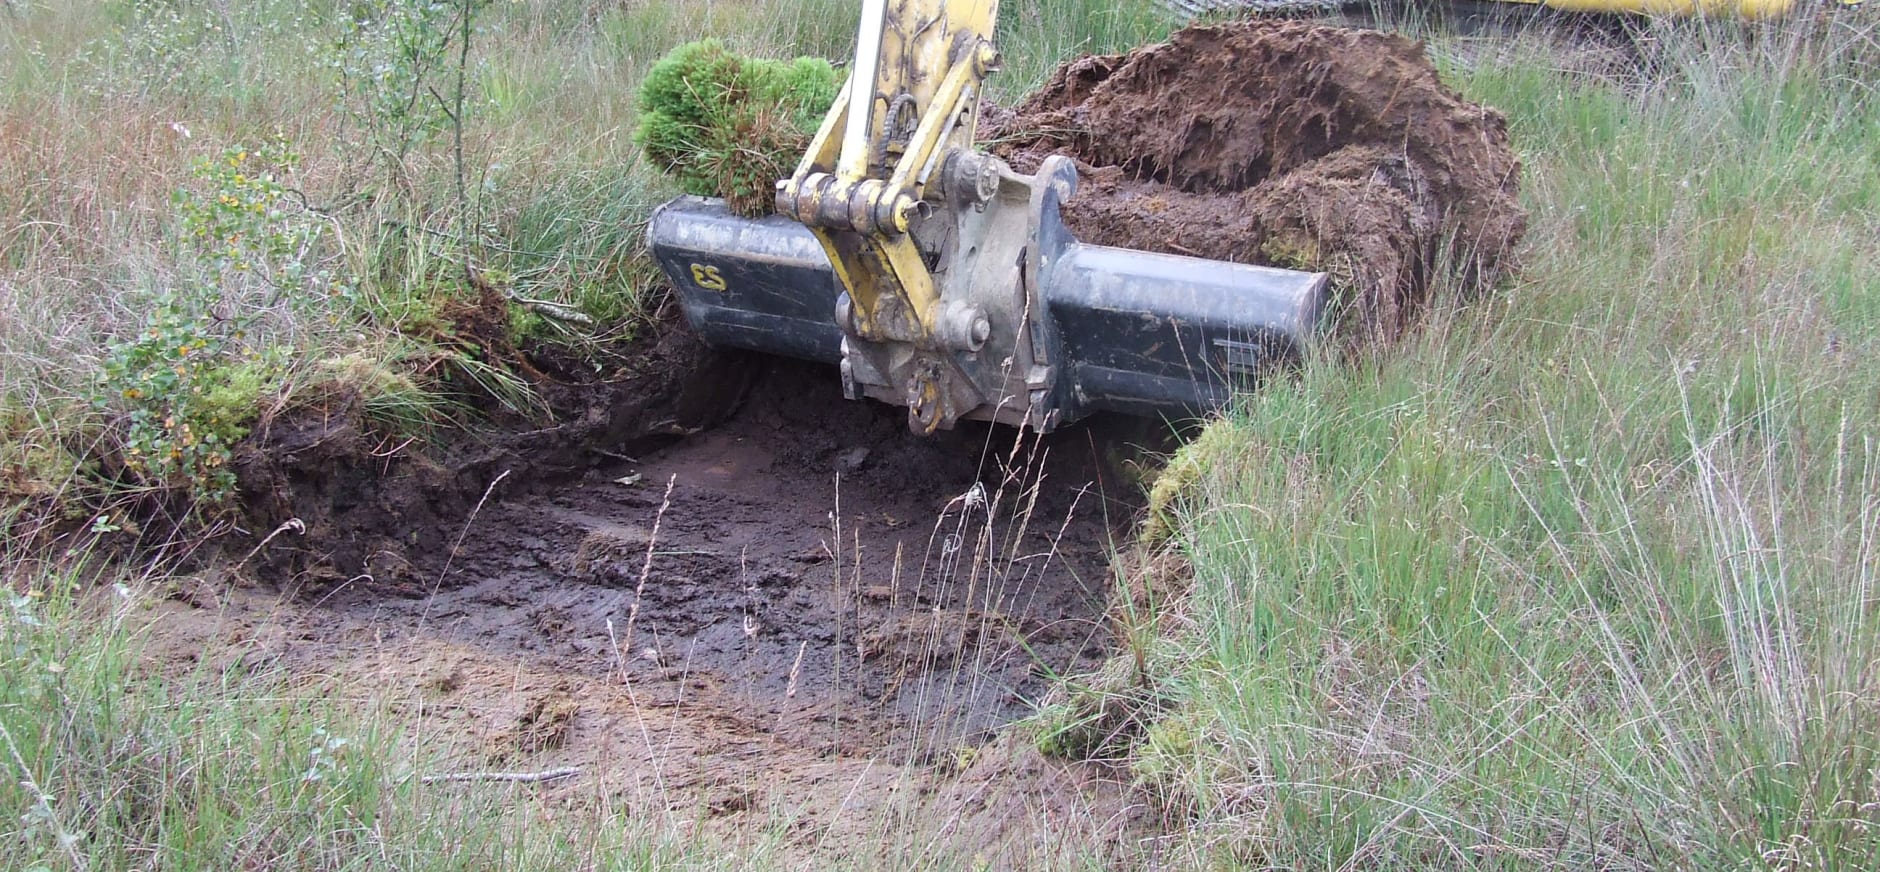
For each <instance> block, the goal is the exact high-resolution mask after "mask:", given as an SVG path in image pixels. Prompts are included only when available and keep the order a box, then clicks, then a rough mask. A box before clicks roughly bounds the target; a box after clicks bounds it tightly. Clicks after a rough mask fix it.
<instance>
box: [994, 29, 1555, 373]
mask: <svg viewBox="0 0 1880 872" xmlns="http://www.w3.org/2000/svg"><path fill="white" fill-rule="evenodd" d="M991 126H993V127H995V128H996V129H995V131H994V135H995V138H996V139H997V140H998V145H997V147H996V148H997V150H998V151H999V152H1000V153H1001V154H1003V155H1004V156H1005V157H1006V158H1007V159H1008V160H1010V161H1011V162H1012V164H1013V165H1014V166H1015V167H1016V168H1018V169H1020V170H1024V171H1029V170H1031V169H1033V168H1035V167H1036V166H1037V164H1038V162H1039V161H1041V160H1042V159H1043V158H1044V157H1045V156H1047V155H1051V154H1061V155H1065V156H1068V157H1070V158H1072V159H1073V160H1075V161H1076V162H1077V164H1078V170H1079V175H1080V186H1079V191H1078V193H1077V194H1076V195H1075V196H1074V197H1072V198H1071V200H1070V201H1069V202H1067V203H1066V204H1065V206H1064V210H1063V212H1064V220H1065V222H1066V223H1067V224H1068V225H1069V226H1070V227H1071V229H1072V231H1073V232H1075V233H1076V235H1077V236H1078V238H1079V239H1081V240H1083V241H1086V242H1095V243H1100V244H1104V245H1115V246H1121V247H1126V248H1135V249H1142V250H1148V251H1159V252H1165V253H1171V254H1185V255H1191V256H1196V257H1204V258H1210V259H1216V260H1228V261H1234V262H1240V263H1259V264H1266V265H1271V266H1280V267H1288V268H1297V269H1313V270H1320V271H1324V272H1327V273H1330V274H1331V276H1332V278H1333V286H1334V290H1335V292H1336V293H1337V295H1338V297H1339V298H1338V299H1337V300H1335V301H1334V305H1335V306H1337V307H1339V311H1340V313H1341V316H1342V321H1341V323H1340V330H1341V333H1342V335H1343V336H1344V337H1345V338H1347V339H1385V340H1388V339H1392V338H1395V337H1397V336H1398V335H1400V334H1401V333H1402V332H1403V331H1404V330H1405V329H1406V328H1407V327H1409V326H1410V325H1411V324H1412V323H1414V320H1415V317H1416V315H1417V313H1418V312H1419V311H1420V310H1421V308H1422V306H1423V304H1424V303H1425V302H1426V301H1427V299H1428V297H1429V295H1430V293H1431V288H1432V286H1433V285H1434V284H1435V283H1437V282H1438V281H1442V280H1447V279H1453V281H1454V283H1455V285H1456V286H1457V287H1458V288H1459V289H1460V290H1461V291H1462V292H1465V293H1469V292H1474V291H1477V290H1479V289H1481V288H1485V287H1488V286H1490V285H1492V284H1493V283H1494V282H1495V281H1496V280H1497V279H1499V278H1500V277H1501V276H1502V275H1503V274H1505V273H1506V272H1507V271H1508V270H1509V269H1510V268H1512V267H1513V265H1514V249H1515V247H1516V245H1517V244H1518V243H1519V241H1520V239H1521V237H1522V235H1523V233H1524V232H1525V230H1526V215H1525V213H1524V212H1523V210H1522V209H1521V207H1520V204H1519V202H1518V201H1517V199H1516V195H1517V186H1518V182H1519V175H1520V163H1519V161H1518V160H1517V159H1516V158H1515V156H1514V152H1513V150H1512V149H1511V148H1510V145H1509V140H1508V133H1507V123H1506V121H1505V119H1504V118H1503V117H1502V116H1501V115H1500V113H1497V112H1495V111H1494V110H1492V109H1488V108H1486V107H1483V106H1479V105H1476V104H1473V103H1470V102H1468V101H1466V100H1464V99H1462V98H1461V96H1460V95H1458V94H1457V93H1456V92H1455V91H1453V90H1451V89H1450V88H1448V87H1447V86H1446V85H1444V84H1443V83H1442V81H1441V80H1440V79H1439V78H1438V76H1437V73H1436V69H1435V67H1434V66H1433V65H1432V64H1431V63H1430V61H1429V59H1428V58H1427V57H1426V56H1425V53H1424V49H1423V46H1422V44H1421V43H1418V42H1416V41H1415V40H1411V39H1408V38H1406V37H1403V36H1399V35H1395V34H1386V33H1381V32H1376V31H1366V30H1353V29H1342V28H1336V27H1330V26H1326V25H1321V24H1314V23H1309V22H1302V21H1274V20H1266V21H1242V22H1232V23H1227V24H1218V25H1206V26H1201V25H1197V26H1193V27H1189V28H1187V29H1184V30H1182V31H1179V32H1177V33H1176V34H1174V35H1173V36H1172V37H1170V39H1169V41H1168V42H1166V43H1161V44H1157V45H1152V46H1148V47H1145V48H1142V49H1138V50H1136V51H1133V52H1130V53H1128V54H1123V55H1107V56H1089V57H1084V58H1080V59H1078V60H1076V61H1072V62H1070V63H1068V64H1066V65H1064V66H1063V67H1061V68H1059V69H1058V70H1057V71H1056V72H1055V73H1054V74H1053V76H1052V77H1051V79H1050V80H1049V81H1048V82H1047V83H1046V84H1045V86H1044V87H1043V88H1041V89H1040V90H1039V91H1038V92H1037V93H1035V94H1033V95H1031V96H1030V97H1029V98H1027V99H1026V100H1025V101H1023V102H1022V103H1021V104H1020V105H1019V106H1018V107H1017V108H1016V110H1015V111H1014V112H1013V113H1011V114H1010V115H1009V116H1007V117H1004V118H1000V119H998V120H997V121H996V122H995V123H994V124H993V125H991Z"/></svg>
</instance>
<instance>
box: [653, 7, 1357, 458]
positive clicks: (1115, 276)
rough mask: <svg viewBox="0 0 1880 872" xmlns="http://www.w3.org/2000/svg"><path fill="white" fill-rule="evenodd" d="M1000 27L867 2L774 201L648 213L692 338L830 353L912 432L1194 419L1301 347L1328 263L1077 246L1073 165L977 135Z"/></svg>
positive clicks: (947, 11) (1320, 299)
mask: <svg viewBox="0 0 1880 872" xmlns="http://www.w3.org/2000/svg"><path fill="white" fill-rule="evenodd" d="M995 18H996V7H995V4H993V3H990V2H985V0H950V2H949V0H865V2H864V5H863V10H862V26H861V33H860V34H859V35H858V39H857V48H856V58H855V62H854V64H853V65H851V67H850V70H851V77H850V80H849V82H848V84H847V85H846V86H845V87H844V88H843V90H842V93H841V94H840V95H839V96H838V97H837V98H836V102H835V105H834V106H833V107H832V108H831V109H830V110H829V113H828V115H827V116H826V117H825V118H824V120H823V124H822V127H821V129H820V130H819V131H818V132H817V134H816V137H815V139H814V140H813V141H812V143H811V145H810V147H809V150H808V152H807V153H806V154H805V155H804V156H803V159H802V161H801V163H800V164H799V165H798V167H797V170H796V172H795V174H794V175H792V176H791V178H789V179H784V180H781V181H779V182H778V183H777V197H776V210H777V214H776V215H772V216H769V217H764V218H756V219H752V218H743V217H739V216H736V215H733V214H732V213H731V212H729V211H728V210H727V209H726V208H725V206H724V205H723V203H722V202H720V201H718V200H712V199H705V198H698V197H681V198H679V199H676V200H673V201H671V202H669V203H667V204H665V205H663V206H661V207H660V208H659V209H658V210H657V211H656V212H655V213H654V215H653V219H652V222H651V225H650V228H649V230H648V236H649V242H650V247H651V249H652V252H653V255H654V257H655V259H656V260H657V261H658V262H659V264H660V266H661V267H662V268H663V269H664V271H665V273H666V275H667V276H668V277H669V278H670V279H671V281H672V284H673V286H674V287H675V288H677V289H678V294H679V299H680V301H681V302H682V303H683V306H684V309H685V313H686V318H687V320H689V321H690V322H691V324H692V326H693V328H694V329H695V330H696V331H697V332H698V333H699V335H700V336H702V337H703V338H704V339H705V340H706V341H707V342H709V343H712V344H714V345H720V346H725V347H730V348H741V349H748V350H753V351H760V352H766V353H771V354H781V355H788V356H793V357H801V358H807V359H810V360H822V361H827V362H830V363H834V364H837V365H838V366H840V368H841V373H842V383H843V389H844V392H845V393H846V394H847V396H849V397H850V398H851V399H860V398H862V397H868V398H872V399H875V400H880V401H883V402H887V403H893V404H897V405H901V406H905V407H907V410H908V425H909V427H910V428H912V429H913V430H915V431H916V432H920V433H931V432H933V431H934V430H937V429H946V428H951V427H952V426H953V425H954V424H955V423H956V422H958V421H960V420H986V421H996V422H1000V423H1005V424H1012V425H1015V426H1023V427H1031V428H1033V429H1037V430H1040V431H1046V430H1051V429H1053V428H1055V427H1058V426H1060V425H1063V424H1066V423H1069V422H1071V421H1074V420H1076V419H1078V418H1081V417H1083V416H1084V415H1087V414H1089V413H1091V412H1095V411H1100V410H1114V411H1121V412H1129V413H1136V414H1150V415H1153V414H1186V413H1193V412H1197V411H1202V410H1205V409H1207V408H1209V407H1212V406H1216V405H1218V404H1220V403H1221V402H1222V401H1224V400H1225V399H1226V397H1227V396H1228V394H1229V392H1230V391H1231V390H1232V389H1233V388H1234V387H1235V386H1236V385H1242V384H1246V383H1249V382H1251V381H1252V380H1254V379H1256V378H1258V377H1260V376H1261V375H1262V374H1263V373H1266V372H1267V371H1269V370H1270V369H1271V368H1272V367H1274V366H1275V365H1277V364H1281V363H1283V362H1285V361H1289V360H1296V359H1297V358H1298V357H1299V356H1300V354H1301V353H1302V351H1303V350H1304V349H1305V348H1306V347H1307V346H1309V345H1310V344H1311V343H1312V341H1313V336H1314V333H1315V331H1316V329H1317V327H1318V322H1319V316H1320V312H1321V310H1322V308H1323V305H1324V295H1325V285H1326V277H1325V275H1324V274H1322V273H1307V272H1297V271H1292V270H1282V269H1272V268H1267V267H1259V266H1248V265H1243V264H1233V263H1223V262H1218V261H1209V260H1202V259H1198V258H1190V257H1181V256H1176V255H1167V254H1159V253H1150V252H1143V251H1132V250H1127V249H1120V248H1111V247H1107V246H1099V245H1086V244H1083V243H1080V242H1078V241H1076V239H1074V238H1073V237H1072V235H1071V233H1070V231H1069V230H1068V229H1067V228H1066V227H1065V226H1064V222H1063V220H1062V219H1061V217H1060V215H1059V205H1060V203H1062V202H1064V201H1065V200H1068V199H1069V198H1070V197H1071V196H1072V195H1073V194H1074V193H1075V191H1076V186H1077V173H1076V170H1075V168H1074V167H1073V165H1072V164H1071V162H1070V161H1069V160H1068V159H1066V158H1063V157H1057V156H1053V157H1048V158H1046V159H1045V160H1044V161H1043V162H1042V163H1041V164H1040V165H1039V167H1038V169H1037V172H1036V173H1034V174H1032V175H1024V174H1021V173H1018V172H1015V171H1014V170H1013V169H1012V168H1011V167H1010V166H1009V165H1007V164H1006V163H1005V162H1004V161H1002V160H1000V159H998V158H996V157H993V156H991V155H987V154H985V153H983V152H980V151H978V150H976V149H975V148H974V147H973V140H974V136H975V134H976V128H977V120H978V103H979V101H978V85H979V82H980V80H981V79H982V78H983V77H984V76H985V75H986V74H988V73H989V72H991V71H992V70H995V69H997V64H998V53H997V52H996V51H994V50H993V49H992V45H991V42H990V28H991V25H992V22H993V21H994V20H995ZM856 95H863V96H861V97H859V98H858V97H856Z"/></svg>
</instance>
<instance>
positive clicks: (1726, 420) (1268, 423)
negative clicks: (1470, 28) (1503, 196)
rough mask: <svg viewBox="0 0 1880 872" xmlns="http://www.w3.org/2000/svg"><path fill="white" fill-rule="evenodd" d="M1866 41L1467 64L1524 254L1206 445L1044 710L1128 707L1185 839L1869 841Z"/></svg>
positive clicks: (1678, 850) (1818, 856)
mask: <svg viewBox="0 0 1880 872" xmlns="http://www.w3.org/2000/svg"><path fill="white" fill-rule="evenodd" d="M1872 36H1873V35H1872V32H1871V31H1870V30H1866V29H1861V28H1858V27H1857V28H1854V29H1842V28H1839V27H1837V28H1832V29H1830V31H1829V32H1826V33H1823V32H1820V31H1810V32H1806V33H1802V32H1791V31H1788V30H1781V31H1776V32H1762V33H1759V34H1755V35H1753V37H1754V38H1747V37H1746V35H1744V34H1741V33H1734V32H1725V31H1724V29H1723V28H1721V27H1718V26H1714V25H1712V26H1681V27H1672V28H1666V29H1665V30H1663V31H1662V32H1661V33H1660V34H1659V40H1658V43H1657V47H1656V52H1657V54H1656V56H1655V57H1654V58H1652V61H1653V63H1654V64H1655V68H1652V69H1649V70H1648V71H1647V73H1646V74H1645V75H1643V76H1642V77H1628V78H1626V79H1623V80H1608V79H1602V78H1597V77H1589V76H1586V75H1582V74H1567V73H1560V72H1556V69H1557V68H1558V66H1559V65H1558V64H1555V63H1552V62H1550V59H1549V55H1548V54H1546V53H1544V52H1542V51H1541V50H1539V49H1536V50H1534V52H1532V53H1526V52H1515V53H1511V54H1507V55H1503V56H1501V57H1497V58H1492V59H1478V60H1476V61H1474V62H1472V63H1470V64H1469V65H1460V64H1458V65H1457V66H1456V68H1454V69H1452V70H1450V71H1449V73H1450V76H1451V78H1452V80H1453V81H1454V82H1455V83H1456V84H1457V85H1459V86H1460V87H1461V89H1462V90H1463V91H1465V92H1466V93H1468V94H1469V95H1470V96H1472V97H1474V98H1475V99H1478V100H1481V101H1483V102H1486V103H1488V104H1490V105H1493V106H1496V107H1499V108H1500V109H1502V110H1503V111H1505V112H1506V113H1508V115H1509V117H1510V121H1511V129H1512V131H1513V133H1514V135H1515V138H1516V141H1517V144H1518V145H1519V147H1520V148H1521V149H1522V152H1523V157H1524V159H1525V161H1526V162H1527V175H1526V179H1525V185H1524V187H1525V189H1526V192H1527V200H1528V204H1529V206H1530V208H1531V209H1532V212H1533V216H1534V225H1533V230H1532V232H1531V234H1530V236H1531V238H1530V242H1529V245H1528V252H1527V257H1526V259H1525V260H1526V262H1527V264H1528V268H1527V271H1526V274H1525V276H1524V277H1523V278H1522V279H1521V280H1520V281H1519V282H1517V283H1516V284H1515V286H1513V287H1511V288H1509V289H1508V291H1507V293H1506V294H1504V295H1502V296H1500V297H1498V298H1495V299H1494V300H1493V301H1492V302H1487V303H1482V304H1478V305H1474V306H1459V305H1452V306H1451V307H1449V308H1448V309H1447V310H1446V311H1444V312H1442V313H1441V314H1440V315H1439V317H1438V318H1437V320H1436V322H1435V323H1434V324H1432V325H1431V326H1430V327H1429V328H1428V329H1427V330H1426V331H1425V332H1424V333H1423V334H1422V335H1421V336H1420V337H1418V338H1417V339H1416V340H1415V341H1413V342H1411V343H1410V344H1409V346H1408V347H1407V348H1405V349H1403V350H1402V351H1401V352H1400V353H1397V354H1394V355H1392V356H1391V357H1390V358H1389V359H1386V360H1381V361H1379V362H1377V363H1376V364H1375V365H1374V366H1370V367H1366V368H1363V369H1360V370H1356V371H1354V370H1353V369H1351V368H1349V367H1346V366H1342V365H1330V364H1327V365H1314V366H1310V367H1308V368H1307V371H1306V372H1305V373H1304V374H1303V375H1302V376H1301V377H1300V378H1299V379H1298V381H1297V382H1296V383H1293V384H1288V385H1275V386H1272V387H1271V388H1269V389H1266V390H1263V391H1262V392H1260V393H1258V394H1256V395H1252V396H1248V397H1246V398H1245V400H1244V401H1243V402H1242V403H1241V404H1240V406H1239V407H1238V408H1237V409H1236V410H1235V411H1234V413H1233V414H1232V415H1230V416H1229V417H1227V418H1226V419H1225V420H1223V421H1221V422H1219V423H1217V424H1215V425H1214V426H1213V427H1212V428H1211V430H1210V432H1209V433H1208V435H1207V437H1206V438H1204V439H1201V440H1199V441H1197V442H1195V443H1193V444H1192V445H1191V446H1190V447H1189V448H1188V449H1187V453H1186V454H1185V455H1183V456H1181V457H1179V458H1178V459H1177V461H1176V462H1175V464H1174V465H1173V467H1172V468H1173V469H1177V470H1181V471H1182V472H1183V478H1182V480H1181V481H1179V482H1174V483H1173V484H1172V485H1171V487H1169V488H1165V490H1166V491H1168V492H1166V493H1162V494H1161V497H1162V499H1161V501H1160V505H1161V506H1162V510H1163V511H1162V514H1161V515H1159V516H1158V519H1157V521H1156V522H1155V523H1156V524H1158V525H1161V526H1160V527H1159V529H1160V530H1161V535H1163V536H1166V537H1167V539H1166V542H1165V543H1164V544H1162V545H1160V546H1158V547H1160V548H1162V549H1164V550H1163V551H1162V552H1160V553H1158V554H1157V555H1155V559H1154V560H1152V561H1149V562H1148V565H1149V566H1151V567H1152V568H1155V567H1161V568H1163V569H1166V568H1167V567H1169V566H1177V567H1180V568H1181V569H1182V570H1183V572H1184V574H1185V575H1186V576H1187V578H1188V583H1187V584H1184V585H1167V584H1163V585H1161V586H1159V587H1158V586H1156V585H1153V584H1144V583H1142V582H1141V580H1140V579H1138V580H1137V583H1136V584H1135V585H1134V586H1133V588H1132V591H1133V593H1134V595H1133V596H1131V597H1128V598H1127V601H1128V603H1129V604H1130V605H1131V606H1132V607H1133V608H1132V609H1126V610H1125V611H1128V612H1129V613H1128V614H1126V615H1124V617H1123V619H1122V620H1123V622H1124V623H1125V624H1126V625H1127V626H1126V629H1125V632H1124V633H1123V634H1122V635H1123V636H1124V637H1125V638H1128V639H1131V640H1132V642H1133V644H1132V646H1131V648H1130V650H1129V651H1127V652H1126V653H1125V654H1124V655H1123V656H1122V659H1125V660H1127V661H1130V662H1129V663H1128V664H1127V665H1128V668H1127V669H1125V670H1124V671H1126V672H1129V674H1130V677H1129V679H1128V680H1127V681H1124V682H1121V683H1120V685H1119V682H1117V681H1114V680H1107V681H1106V680H1095V681H1092V682H1088V683H1085V684H1083V685H1079V684H1077V683H1073V685H1072V687H1073V688H1080V689H1081V694H1082V696H1081V697H1080V696H1078V695H1077V694H1076V693H1073V694H1072V699H1073V700H1076V701H1077V704H1075V705H1066V706H1063V707H1061V708H1059V709H1057V710H1055V711H1054V712H1053V713H1052V714H1053V716H1054V717H1056V718H1057V720H1056V721H1047V723H1046V726H1047V734H1046V735H1047V739H1048V740H1049V739H1051V738H1053V737H1057V736H1060V735H1064V734H1065V729H1066V728H1067V727H1068V728H1071V730H1070V733H1069V735H1072V736H1078V735H1079V733H1078V732H1077V730H1078V729H1087V728H1088V726H1089V725H1090V724H1091V723H1093V722H1094V723H1099V724H1100V725H1101V726H1103V727H1104V728H1105V729H1107V730H1108V731H1109V732H1108V733H1107V734H1106V736H1105V737H1104V738H1107V739H1109V740H1110V741H1108V742H1107V743H1097V744H1095V745H1091V743H1090V742H1089V741H1088V739H1087V738H1086V740H1085V745H1086V746H1089V747H1095V748H1096V749H1098V750H1099V751H1102V752H1106V753H1110V754H1113V755H1117V756H1120V758H1121V759H1123V760H1125V761H1126V762H1127V764H1128V765H1129V766H1130V768H1131V770H1132V771H1133V772H1134V773H1135V775H1136V777H1137V778H1138V780H1139V781H1140V782H1141V783H1143V784H1145V785H1147V786H1148V787H1150V788H1151V789H1152V791H1153V792H1154V794H1155V795H1156V796H1158V797H1159V798H1160V801H1161V803H1162V805H1163V808H1164V811H1165V813H1166V815H1167V816H1168V818H1169V820H1171V821H1172V822H1178V823H1181V824H1182V825H1183V826H1184V827H1186V828H1188V829H1187V830H1186V833H1187V835H1186V836H1185V838H1184V839H1183V842H1182V847H1181V848H1180V850H1179V851H1178V854H1179V855H1180V856H1182V857H1184V858H1185V859H1184V860H1183V861H1182V862H1184V863H1189V862H1192V863H1199V864H1203V865H1209V864H1227V865H1237V864H1248V865H1265V864H1270V863H1272V864H1282V865H1294V864H1297V863H1298V862H1299V861H1300V860H1301V859H1302V858H1309V859H1306V861H1305V862H1306V863H1307V864H1308V865H1312V866H1315V867H1316V866H1324V867H1326V868H1334V867H1336V868H1353V867H1357V868H1404V869H1410V868H1459V867H1471V868H1475V867H1484V868H1520V869H1527V868H1701V869H1719V868H1748V867H1762V866H1765V865H1767V866H1774V867H1780V868H1865V867H1869V866H1872V865H1874V864H1875V863H1876V862H1880V839H1876V837H1875V833H1876V829H1875V826H1876V824H1880V821H1877V820H1876V818H1875V815H1876V814H1880V812H1877V811H1876V810H1877V809H1880V793H1876V790H1877V788H1876V782H1875V780H1874V772H1875V770H1876V768H1877V767H1880V744H1877V743H1876V741H1875V738H1874V737H1875V736H1876V735H1880V709H1877V708H1876V707H1875V705H1874V701H1875V700H1876V699H1880V686H1876V685H1875V673H1874V671H1873V669H1872V666H1871V664H1872V663H1873V662H1874V660H1875V657H1876V656H1880V628H1877V627H1876V625H1875V624H1874V622H1873V620H1872V612H1873V602H1874V597H1875V589H1874V585H1875V582H1876V567H1877V566H1880V553H1877V550H1876V549H1877V548H1880V546H1876V542H1880V498H1876V494H1880V429H1877V428H1876V424H1875V422H1876V421H1877V420H1880V394H1876V393H1875V391H1874V389H1873V386H1874V385H1875V384H1880V357H1877V356H1876V355H1877V354H1880V310H1876V308H1875V305H1874V301H1875V299H1880V297H1876V291H1877V290H1880V264H1876V262H1875V252H1880V219H1877V218H1876V216H1875V213H1874V212H1873V210H1872V206H1871V204H1872V203H1873V202H1876V199H1875V198H1876V197H1877V196H1880V164H1876V162H1875V161H1874V160H1873V152H1872V147H1871V145H1872V136H1873V133H1874V132H1875V131H1876V130H1880V102H1877V101H1876V100H1875V96H1874V94H1873V93H1872V90H1871V88H1870V87H1868V86H1867V85H1866V84H1865V82H1867V81H1869V80H1868V79H1867V78H1866V71H1867V70H1868V69H1869V66H1868V65H1869V64H1871V63H1872V61H1873V60H1874V57H1875V56H1874V54H1873V51H1872V45H1873V42H1872ZM1176 485H1179V486H1176ZM1099 678H1101V677H1099ZM1117 686H1122V687H1126V688H1128V692H1129V693H1133V694H1136V695H1138V696H1140V697H1143V698H1144V700H1143V702H1141V703H1140V704H1139V705H1138V706H1137V708H1136V711H1137V712H1138V715H1137V717H1135V718H1134V719H1133V720H1127V721H1125V720H1119V719H1116V718H1114V717H1112V718H1111V719H1110V720H1108V721H1093V720H1092V719H1091V718H1090V717H1088V716H1087V715H1088V713H1089V712H1092V711H1100V710H1101V709H1100V705H1099V703H1098V702H1096V701H1093V700H1092V699H1091V697H1093V696H1103V695H1105V694H1110V695H1114V694H1116V693H1118V692H1119V691H1117V690H1114V689H1113V688H1114V687H1117ZM1106 688H1110V689H1106ZM1145 688H1146V689H1147V690H1145ZM1080 715H1083V717H1081V718H1080Z"/></svg>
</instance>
